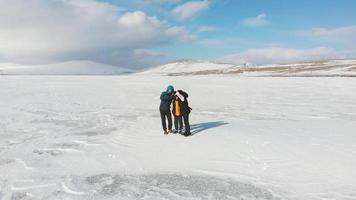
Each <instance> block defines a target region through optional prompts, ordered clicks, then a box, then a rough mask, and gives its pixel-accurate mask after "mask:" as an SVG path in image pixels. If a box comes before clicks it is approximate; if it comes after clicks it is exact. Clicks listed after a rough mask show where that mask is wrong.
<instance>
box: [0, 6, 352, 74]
mask: <svg viewBox="0 0 356 200" xmlns="http://www.w3.org/2000/svg"><path fill="white" fill-rule="evenodd" d="M355 10H356V1H354V0H340V1H335V0H313V1H310V0H270V1H268V0H263V1H261V0H192V1H191V0H0V63H2V62H12V63H20V64H43V63H55V62H63V61H70V60H91V61H94V62H102V63H106V64H111V65H116V66H122V67H132V68H137V67H145V66H151V65H155V64H160V63H164V62H168V61H173V60H178V59H201V60H212V61H221V62H232V63H244V62H249V63H254V64H264V63H277V62H278V63H285V62H295V61H304V60H318V59H326V58H347V57H356V45H355V44H356V12H355Z"/></svg>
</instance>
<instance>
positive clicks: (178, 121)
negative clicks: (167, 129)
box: [172, 92, 183, 134]
mask: <svg viewBox="0 0 356 200" xmlns="http://www.w3.org/2000/svg"><path fill="white" fill-rule="evenodd" d="M182 100H183V97H182V95H181V94H179V92H176V93H175V95H174V97H173V102H172V104H173V109H172V113H173V116H174V128H175V130H174V131H173V133H180V134H181V133H182V129H183V117H182Z"/></svg>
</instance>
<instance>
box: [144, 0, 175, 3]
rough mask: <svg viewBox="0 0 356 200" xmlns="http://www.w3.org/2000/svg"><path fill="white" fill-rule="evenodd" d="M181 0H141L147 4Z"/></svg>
mask: <svg viewBox="0 0 356 200" xmlns="http://www.w3.org/2000/svg"><path fill="white" fill-rule="evenodd" d="M180 1H181V0H143V2H144V3H148V4H176V3H179V2H180Z"/></svg>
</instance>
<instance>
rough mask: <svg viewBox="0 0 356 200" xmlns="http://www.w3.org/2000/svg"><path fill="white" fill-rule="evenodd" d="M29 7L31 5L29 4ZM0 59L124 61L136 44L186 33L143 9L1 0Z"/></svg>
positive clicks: (89, 1) (77, 0) (76, 0)
mask: <svg viewBox="0 0 356 200" xmlns="http://www.w3.org/2000/svg"><path fill="white" fill-rule="evenodd" d="M29 8H31V9H29ZM0 13H1V17H0V27H1V31H0V58H2V60H1V62H3V61H4V62H6V61H11V62H18V63H23V64H37V63H44V62H57V61H65V60H75V59H86V60H93V61H97V62H105V63H109V64H116V65H122V66H128V65H131V64H133V63H134V61H132V60H128V59H131V58H133V57H134V54H135V52H134V51H135V49H147V48H151V47H153V46H156V45H160V44H169V43H173V42H174V41H175V40H176V39H177V38H178V40H181V39H182V38H185V37H191V34H190V33H189V31H188V30H186V29H185V31H183V32H179V33H176V34H173V35H167V34H166V31H167V30H169V29H170V28H171V26H170V25H169V24H167V23H166V22H164V21H160V20H159V19H157V18H156V17H154V16H148V15H147V14H145V13H144V12H142V11H135V12H124V11H123V9H121V8H119V7H116V6H113V5H111V4H108V3H103V2H98V1H95V0H56V1H53V0H36V1H28V0H2V1H0Z"/></svg>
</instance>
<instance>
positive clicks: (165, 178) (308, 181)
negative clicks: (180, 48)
mask: <svg viewBox="0 0 356 200" xmlns="http://www.w3.org/2000/svg"><path fill="white" fill-rule="evenodd" d="M168 84H173V85H174V86H175V87H176V89H183V90H185V91H187V92H188V93H189V95H190V97H189V100H190V105H191V107H192V108H193V111H192V114H191V124H192V132H193V134H194V135H193V136H191V137H183V136H181V135H174V134H171V135H167V136H166V135H163V131H162V129H161V124H160V117H159V111H158V106H159V95H160V93H161V91H162V90H164V89H165V88H166V86H167V85H168ZM355 102H356V81H355V79H354V78H292V77H290V78H277V77H273V78H268V77H266V78H262V77H259V78H257V77H256V78H253V77H228V76H188V77H163V76H153V75H131V76H0V199H312V200H313V199H349V200H350V199H356V170H355V169H356V123H355V121H356V104H355Z"/></svg>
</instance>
